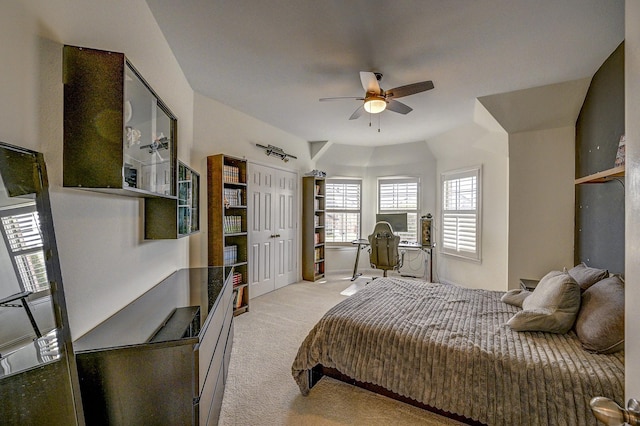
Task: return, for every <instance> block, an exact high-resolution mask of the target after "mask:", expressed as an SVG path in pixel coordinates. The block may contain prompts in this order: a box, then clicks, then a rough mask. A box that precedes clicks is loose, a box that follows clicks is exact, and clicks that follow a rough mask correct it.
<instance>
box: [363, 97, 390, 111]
mask: <svg viewBox="0 0 640 426" xmlns="http://www.w3.org/2000/svg"><path fill="white" fill-rule="evenodd" d="M386 108H387V101H385V100H384V98H383V97H382V96H370V97H368V98H367V99H366V100H365V101H364V110H365V111H367V112H368V113H370V114H378V113H381V112H382V111H384V110H385V109H386Z"/></svg>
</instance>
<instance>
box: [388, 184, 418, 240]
mask: <svg viewBox="0 0 640 426" xmlns="http://www.w3.org/2000/svg"><path fill="white" fill-rule="evenodd" d="M419 184H420V181H419V179H418V178H385V179H379V180H378V212H379V213H407V231H406V232H397V231H395V230H394V233H396V234H397V235H399V236H400V238H402V239H403V240H407V241H417V238H418V210H419V207H420V206H419V197H418V191H419V186H420V185H419Z"/></svg>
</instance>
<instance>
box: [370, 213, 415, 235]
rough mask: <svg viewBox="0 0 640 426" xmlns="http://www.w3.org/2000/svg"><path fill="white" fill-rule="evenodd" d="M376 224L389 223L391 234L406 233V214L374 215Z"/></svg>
mask: <svg viewBox="0 0 640 426" xmlns="http://www.w3.org/2000/svg"><path fill="white" fill-rule="evenodd" d="M377 222H389V224H390V225H391V229H393V232H408V231H409V229H408V227H407V214H406V213H384V214H380V213H378V214H376V223H377Z"/></svg>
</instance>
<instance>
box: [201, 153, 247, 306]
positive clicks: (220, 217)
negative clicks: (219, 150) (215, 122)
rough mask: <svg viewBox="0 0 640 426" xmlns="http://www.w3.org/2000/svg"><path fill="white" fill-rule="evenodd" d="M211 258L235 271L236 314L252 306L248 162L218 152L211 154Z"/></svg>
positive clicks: (208, 173)
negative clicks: (248, 237) (249, 277)
mask: <svg viewBox="0 0 640 426" xmlns="http://www.w3.org/2000/svg"><path fill="white" fill-rule="evenodd" d="M207 193H208V202H207V205H208V215H207V221H208V231H209V236H208V258H209V265H210V266H221V267H223V268H224V271H225V273H226V272H228V271H229V270H231V269H232V270H233V271H232V278H231V280H232V282H233V292H234V294H233V297H234V310H233V314H234V315H239V314H242V313H244V312H247V311H248V310H249V286H248V284H247V283H248V260H249V259H248V242H247V236H248V232H247V162H246V160H244V159H240V158H234V157H229V156H226V155H223V154H217V155H212V156H209V157H207Z"/></svg>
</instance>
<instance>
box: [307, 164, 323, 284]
mask: <svg viewBox="0 0 640 426" xmlns="http://www.w3.org/2000/svg"><path fill="white" fill-rule="evenodd" d="M325 190H326V185H325V180H324V178H317V177H315V176H305V177H303V178H302V278H303V279H304V280H306V281H317V280H319V279H321V278H324V274H325V211H324V209H325Z"/></svg>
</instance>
